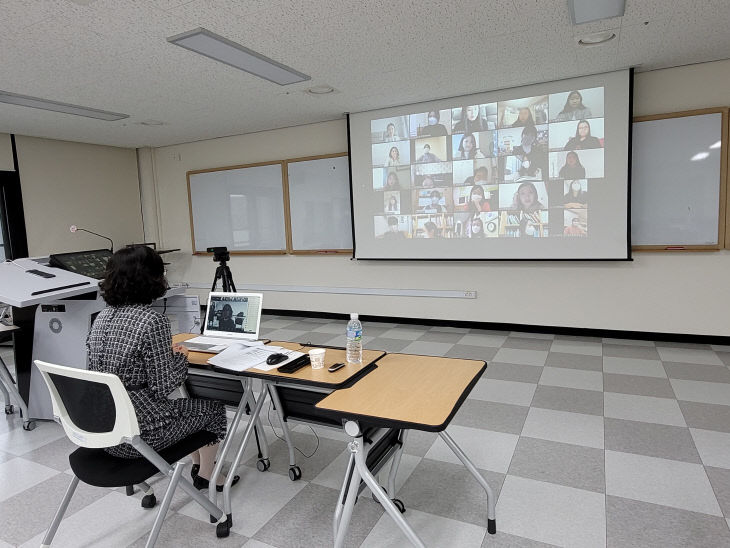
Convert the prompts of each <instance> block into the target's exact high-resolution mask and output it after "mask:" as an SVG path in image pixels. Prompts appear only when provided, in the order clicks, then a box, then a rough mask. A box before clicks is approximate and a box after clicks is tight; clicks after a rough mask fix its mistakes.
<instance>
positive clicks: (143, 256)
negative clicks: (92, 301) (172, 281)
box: [99, 246, 167, 306]
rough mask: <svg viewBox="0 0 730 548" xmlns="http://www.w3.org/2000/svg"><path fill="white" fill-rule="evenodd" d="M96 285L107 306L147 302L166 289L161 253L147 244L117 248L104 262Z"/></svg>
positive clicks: (157, 297)
mask: <svg viewBox="0 0 730 548" xmlns="http://www.w3.org/2000/svg"><path fill="white" fill-rule="evenodd" d="M99 289H100V290H101V296H102V297H103V298H104V300H105V301H106V303H107V304H108V305H110V306H123V305H129V304H151V303H152V301H154V300H156V299H159V298H160V297H162V296H163V295H164V294H165V291H167V280H166V279H165V265H164V264H163V263H162V257H160V255H159V253H157V252H156V251H155V250H154V249H152V248H151V247H147V246H136V247H125V248H124V249H120V250H119V251H117V252H116V253H115V254H114V255H112V257H111V258H110V259H109V262H108V263H107V264H106V271H105V272H104V279H103V280H102V281H101V282H99Z"/></svg>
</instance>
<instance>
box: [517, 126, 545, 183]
mask: <svg viewBox="0 0 730 548" xmlns="http://www.w3.org/2000/svg"><path fill="white" fill-rule="evenodd" d="M512 154H514V155H515V156H517V158H518V160H519V162H520V170H519V175H520V177H538V176H539V177H542V176H543V171H542V169H543V163H544V160H545V158H546V156H545V150H544V149H543V148H542V147H541V146H540V145H539V144H538V143H537V128H536V127H535V126H525V128H524V129H523V130H522V139H521V141H520V144H519V145H517V146H516V147H515V148H514V149H512Z"/></svg>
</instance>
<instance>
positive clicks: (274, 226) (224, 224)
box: [188, 162, 287, 253]
mask: <svg viewBox="0 0 730 548" xmlns="http://www.w3.org/2000/svg"><path fill="white" fill-rule="evenodd" d="M282 173H283V171H282V163H281V162H276V163H273V164H269V165H258V166H250V167H238V168H222V169H218V170H208V171H198V172H192V171H191V172H189V173H188V192H189V198H190V215H191V223H192V225H191V231H192V238H193V252H205V251H206V249H207V248H208V247H221V246H225V247H227V248H228V249H229V250H230V251H251V252H264V251H269V252H271V251H274V252H280V253H284V252H286V249H287V247H286V230H285V218H286V215H285V213H284V186H283V174H282Z"/></svg>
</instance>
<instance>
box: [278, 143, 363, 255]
mask: <svg viewBox="0 0 730 548" xmlns="http://www.w3.org/2000/svg"><path fill="white" fill-rule="evenodd" d="M286 167H287V180H288V186H289V211H290V214H291V237H292V242H291V243H292V245H291V247H292V252H293V253H312V252H315V253H340V252H342V253H351V252H352V213H351V210H350V168H349V162H348V158H347V154H346V153H343V154H337V155H329V156H323V157H317V158H304V159H302V160H287V162H286Z"/></svg>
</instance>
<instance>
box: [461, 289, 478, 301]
mask: <svg viewBox="0 0 730 548" xmlns="http://www.w3.org/2000/svg"><path fill="white" fill-rule="evenodd" d="M464 298H465V299H476V298H477V292H476V291H464Z"/></svg>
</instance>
